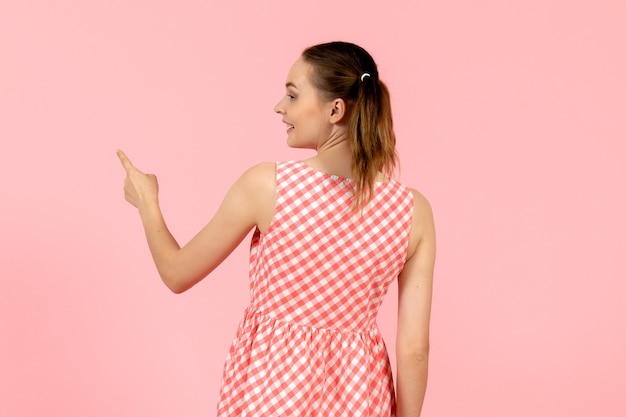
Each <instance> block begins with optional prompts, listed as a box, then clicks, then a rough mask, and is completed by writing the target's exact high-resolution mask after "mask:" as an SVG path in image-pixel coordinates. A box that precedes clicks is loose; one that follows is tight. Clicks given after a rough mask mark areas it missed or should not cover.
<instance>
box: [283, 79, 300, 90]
mask: <svg viewBox="0 0 626 417" xmlns="http://www.w3.org/2000/svg"><path fill="white" fill-rule="evenodd" d="M285 87H287V88H289V87H293V88H295V89H296V90H297V89H298V87H296V85H295V84H294V83H292V82H291V81H289V82H288V83H287V84H285Z"/></svg>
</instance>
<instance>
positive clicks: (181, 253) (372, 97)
mask: <svg viewBox="0 0 626 417" xmlns="http://www.w3.org/2000/svg"><path fill="white" fill-rule="evenodd" d="M285 88H286V93H285V95H284V96H283V98H282V99H281V100H280V101H279V102H278V104H277V105H276V108H275V111H276V112H277V113H278V114H280V115H281V116H282V121H283V122H284V123H285V124H286V126H287V143H288V144H289V146H291V147H295V148H310V149H315V150H316V151H317V155H316V156H314V157H312V158H310V159H307V160H304V161H288V162H282V163H262V164H259V165H256V166H254V167H252V168H250V169H249V170H248V171H246V172H245V173H244V174H243V175H242V176H241V177H240V178H239V179H238V180H237V181H236V182H235V183H234V185H233V186H232V188H231V189H230V190H229V191H228V193H227V194H226V196H225V198H224V200H223V202H222V204H221V206H220V208H219V209H218V211H217V213H216V214H215V216H214V217H213V219H212V220H211V221H210V222H209V223H208V224H207V225H206V226H205V227H204V228H203V229H202V230H201V231H200V232H199V233H198V234H197V235H196V236H195V237H194V238H193V239H192V240H191V241H190V242H189V243H187V245H185V246H184V247H182V248H181V247H180V246H179V245H178V243H177V242H176V240H175V239H174V238H173V237H172V235H171V234H170V232H169V231H168V229H167V227H166V225H165V221H164V219H163V216H162V214H161V211H160V209H159V202H158V197H157V194H158V185H157V180H156V177H155V176H153V175H146V174H144V173H142V172H141V171H139V170H138V169H137V168H135V167H134V166H133V165H132V164H131V162H130V161H129V159H128V158H127V157H126V155H124V153H122V152H121V151H118V155H119V158H120V160H121V162H122V165H123V167H124V168H125V170H126V174H127V177H126V180H125V186H124V191H125V197H126V200H128V202H130V203H131V204H132V205H133V206H135V207H137V208H138V209H139V214H140V217H141V220H142V222H143V226H144V229H145V233H146V237H147V240H148V245H149V247H150V251H151V253H152V256H153V258H154V262H155V264H156V266H157V269H158V271H159V274H160V276H161V278H162V279H163V282H164V283H165V285H167V286H168V287H169V288H170V289H171V290H172V291H174V292H176V293H180V292H183V291H185V290H187V289H189V288H191V287H192V286H193V285H194V284H196V283H197V282H198V281H200V280H201V279H203V278H204V277H205V276H207V275H208V274H209V273H210V272H211V271H212V270H213V269H214V268H215V267H216V266H218V265H219V264H220V262H222V261H223V260H224V258H226V257H227V256H228V255H229V254H230V253H231V251H232V250H233V249H234V248H235V247H236V246H237V245H238V244H239V243H240V242H241V241H242V239H243V238H244V237H245V236H246V235H247V234H248V232H250V230H252V229H254V234H253V237H252V242H251V248H250V263H251V265H250V287H251V300H250V305H249V307H248V308H247V309H246V311H245V313H244V317H243V319H242V321H241V324H240V326H239V328H238V331H237V335H236V337H235V339H234V341H233V344H232V346H231V348H230V351H229V354H228V357H227V360H226V364H225V367H224V376H223V380H222V386H221V391H220V400H219V404H218V415H219V416H230V417H232V416H279V415H280V416H282V415H285V416H394V415H395V416H398V417H408V416H419V415H420V412H421V408H422V403H423V400H424V394H425V391H426V380H427V374H428V351H429V321H430V308H431V294H432V282H433V268H434V261H435V232H434V225H433V217H432V212H431V208H430V205H429V203H428V201H427V200H426V199H425V198H424V197H423V196H422V195H421V194H420V193H418V192H417V191H415V190H412V189H410V188H408V187H406V186H404V185H402V184H401V183H399V182H397V181H395V180H393V179H392V178H391V177H392V174H393V171H394V168H395V165H396V162H397V157H396V151H395V135H394V132H393V127H392V118H391V107H390V101H389V93H388V91H387V88H386V86H385V85H384V84H383V82H382V81H381V80H380V79H379V77H378V71H377V67H376V64H375V62H374V60H373V59H372V57H371V56H370V55H369V54H368V53H367V52H366V51H365V50H364V49H363V48H361V47H359V46H356V45H354V44H351V43H345V42H332V43H327V44H321V45H316V46H313V47H310V48H308V49H306V50H305V51H304V52H303V54H302V56H301V57H300V58H299V59H298V60H297V61H296V62H295V63H294V64H293V66H292V67H291V69H290V71H289V73H288V75H287V81H286V84H285ZM396 278H397V280H398V294H399V298H398V330H397V344H396V353H397V375H396V378H397V381H396V382H397V390H396V392H397V395H396V392H394V385H393V380H392V374H391V368H390V364H389V359H388V356H387V351H386V348H385V345H384V343H383V340H382V338H381V335H380V333H379V331H378V329H377V327H376V315H377V312H378V308H379V306H380V304H381V302H382V300H383V297H384V295H385V293H386V291H387V288H388V286H389V285H390V284H391V283H392V282H393V281H394V280H395V279H396Z"/></svg>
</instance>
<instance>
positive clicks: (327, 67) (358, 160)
mask: <svg viewBox="0 0 626 417" xmlns="http://www.w3.org/2000/svg"><path fill="white" fill-rule="evenodd" d="M302 57H303V59H304V60H305V61H306V62H308V63H309V64H311V65H312V66H313V69H314V71H313V73H314V75H313V80H312V81H313V83H314V85H315V86H316V87H317V88H318V90H320V93H321V94H322V96H323V97H325V98H327V99H329V100H332V99H335V98H341V99H343V100H344V102H345V103H346V106H347V108H348V117H349V119H348V132H347V134H348V138H349V141H350V146H351V149H352V177H353V180H354V198H353V200H352V206H353V209H355V210H360V209H362V208H363V207H365V205H366V204H367V203H368V202H369V201H370V200H371V198H372V196H373V193H374V185H375V183H376V177H377V176H378V174H379V172H380V173H382V174H384V175H385V176H387V177H392V176H393V173H394V170H395V167H396V165H397V163H398V156H397V154H396V150H395V146H396V136H395V133H394V131H393V120H392V116H391V101H390V99H389V90H388V89H387V87H386V86H385V84H384V83H383V82H382V81H381V80H380V79H379V78H378V69H377V67H376V63H375V62H374V59H373V58H372V57H371V55H370V54H369V53H367V51H365V50H364V49H363V48H361V47H360V46H357V45H354V44H352V43H347V42H331V43H326V44H321V45H316V46H312V47H310V48H307V49H306V50H305V51H304V52H303V53H302Z"/></svg>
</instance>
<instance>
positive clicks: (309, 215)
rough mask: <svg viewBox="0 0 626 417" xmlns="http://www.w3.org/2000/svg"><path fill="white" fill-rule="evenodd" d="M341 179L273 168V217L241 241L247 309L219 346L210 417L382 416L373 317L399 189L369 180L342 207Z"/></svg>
mask: <svg viewBox="0 0 626 417" xmlns="http://www.w3.org/2000/svg"><path fill="white" fill-rule="evenodd" d="M352 186H353V184H352V181H351V180H349V179H345V178H341V177H336V176H333V175H328V174H325V173H323V172H320V171H316V170H314V169H312V168H310V167H309V166H308V165H306V163H304V162H301V161H290V162H285V163H279V164H277V165H276V187H277V188H276V193H277V195H276V200H277V201H276V210H275V213H274V219H273V220H272V223H271V225H270V227H269V229H268V230H267V231H266V232H265V233H263V234H261V233H260V232H259V231H258V230H257V231H256V232H255V233H254V236H253V237H252V243H251V248H250V297H251V302H250V306H249V307H248V308H247V309H246V311H245V315H244V318H243V320H242V321H241V323H240V325H239V329H238V331H237V335H236V337H235V340H234V341H233V344H232V346H231V348H230V351H229V354H228V357H227V359H226V364H225V366H224V377H223V380H222V387H221V391H220V401H219V404H218V416H220V417H225V416H229V417H233V416H249V417H252V416H254V417H262V416H302V417H306V416H350V417H355V416H363V417H365V416H368V417H374V416H393V415H394V414H395V395H394V390H393V380H392V374H391V367H390V365H389V358H388V356H387V350H386V348H385V344H384V342H383V340H382V337H381V335H380V333H379V331H378V328H377V326H376V315H377V314H378V309H379V307H380V304H381V302H382V301H383V298H384V296H385V293H386V292H387V288H388V286H389V284H391V283H392V282H393V281H394V279H395V278H396V277H397V276H398V274H399V273H400V271H401V269H402V266H403V265H404V262H405V259H406V251H407V245H408V235H409V230H410V225H411V217H412V215H413V199H412V194H411V191H410V190H409V188H407V187H405V186H403V185H402V184H400V183H399V182H397V181H388V182H379V183H376V186H375V193H374V196H373V199H372V201H371V202H370V203H369V204H368V205H367V207H366V208H365V209H364V210H363V211H362V212H359V213H356V214H355V213H353V212H351V211H350V199H351V196H352Z"/></svg>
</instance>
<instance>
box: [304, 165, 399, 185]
mask: <svg viewBox="0 0 626 417" xmlns="http://www.w3.org/2000/svg"><path fill="white" fill-rule="evenodd" d="M296 162H297V163H299V164H301V165H302V166H304V168H305V169H308V170H309V171H311V172H312V173H314V174H316V175H317V176H319V177H322V178H327V179H330V180H333V181H338V182H347V183H351V184H352V183H354V179H353V178H348V177H342V176H339V175H334V174H329V173H327V172H324V171H320V170H319V169H316V168H313V167H312V166H311V165H309V164H307V163H306V162H305V161H302V160H300V161H296ZM391 181H392V179H386V180H381V181H375V182H374V185H379V184H385V183H388V182H391Z"/></svg>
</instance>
